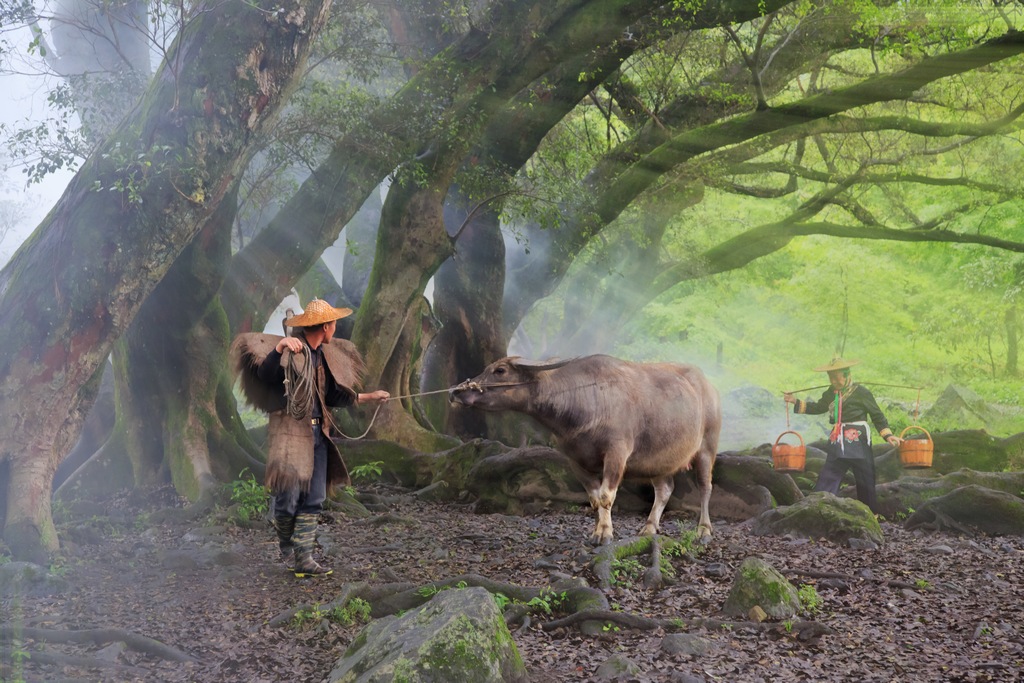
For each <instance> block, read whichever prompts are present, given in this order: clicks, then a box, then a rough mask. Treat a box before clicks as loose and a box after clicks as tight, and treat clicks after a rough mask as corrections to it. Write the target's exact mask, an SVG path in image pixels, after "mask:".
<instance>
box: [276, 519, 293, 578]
mask: <svg viewBox="0 0 1024 683" xmlns="http://www.w3.org/2000/svg"><path fill="white" fill-rule="evenodd" d="M274 530H275V531H277V547H278V549H280V551H281V562H283V563H284V565H285V566H286V567H288V569H289V570H293V569H294V568H295V542H294V540H293V538H292V537H293V536H294V534H295V517H293V516H292V515H277V516H275V517H274Z"/></svg>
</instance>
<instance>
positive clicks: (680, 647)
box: [661, 633, 711, 656]
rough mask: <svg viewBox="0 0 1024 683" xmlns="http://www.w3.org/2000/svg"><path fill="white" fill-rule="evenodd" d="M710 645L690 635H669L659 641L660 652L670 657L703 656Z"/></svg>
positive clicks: (698, 637) (702, 639)
mask: <svg viewBox="0 0 1024 683" xmlns="http://www.w3.org/2000/svg"><path fill="white" fill-rule="evenodd" d="M709 649H711V644H710V643H709V642H708V641H707V639H705V638H701V637H700V636H697V635H694V634H692V633H670V634H668V635H667V636H665V637H664V638H662V639H661V651H662V652H664V653H666V654H670V655H693V656H696V655H703V654H705V653H706V652H707V651H708V650H709Z"/></svg>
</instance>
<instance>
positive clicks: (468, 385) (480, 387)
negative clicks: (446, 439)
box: [328, 379, 530, 441]
mask: <svg viewBox="0 0 1024 683" xmlns="http://www.w3.org/2000/svg"><path fill="white" fill-rule="evenodd" d="M524 384H530V382H507V383H504V384H500V383H492V384H480V383H479V382H471V381H469V380H468V379H467V380H466V381H465V382H462V383H461V384H458V385H457V386H455V387H453V388H452V389H437V390H436V391H421V392H420V393H418V394H405V395H402V396H389V397H388V398H386V399H384V401H381V402H380V403H378V404H377V408H376V410H374V411H373V417H371V418H370V424H368V425H366V431H365V432H363V433H362V434H360V435H359V436H348V435H347V434H345V432H343V431H341V429H340V428H339V427H338V425H337V424H336V423H335V422H334V421H333V420H331V426H332V427H333V428H334V430H335V431H336V432H338V433H339V434H340V435H341V436H342V437H343V438H345V439H348V440H349V441H358V440H360V439H364V438H366V435H367V434H369V433H370V430H371V429H373V422H374V420H376V419H377V414H378V413H380V407H381V406H382V405H384V403H386V402H388V401H397V400H400V399H403V398H416V397H417V396H431V395H433V394H447V393H448V392H449V391H462V390H465V389H472V390H473V391H479V392H480V393H483V392H484V389H491V388H494V387H499V388H500V387H518V386H522V385H524ZM328 419H330V418H328Z"/></svg>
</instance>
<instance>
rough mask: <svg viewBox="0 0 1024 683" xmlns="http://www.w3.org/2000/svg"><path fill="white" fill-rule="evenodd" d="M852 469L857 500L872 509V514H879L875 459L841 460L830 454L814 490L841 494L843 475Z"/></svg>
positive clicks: (869, 457)
mask: <svg viewBox="0 0 1024 683" xmlns="http://www.w3.org/2000/svg"><path fill="white" fill-rule="evenodd" d="M851 469H852V470H853V479H854V481H855V482H856V483H857V500H859V501H860V502H862V503H864V504H865V505H867V506H868V507H869V508H871V511H872V512H877V509H876V508H877V506H878V499H877V497H876V496H875V459H874V457H871V456H868V457H864V458H840V457H839V456H838V455H835V454H834V453H829V454H828V457H826V458H825V465H824V466H823V467H822V468H821V472H820V473H819V474H818V483H817V484H816V485H815V486H814V490H815V491H828V492H829V493H833V494H834V493H839V485H840V483H842V481H843V475H844V474H846V471H847V470H851Z"/></svg>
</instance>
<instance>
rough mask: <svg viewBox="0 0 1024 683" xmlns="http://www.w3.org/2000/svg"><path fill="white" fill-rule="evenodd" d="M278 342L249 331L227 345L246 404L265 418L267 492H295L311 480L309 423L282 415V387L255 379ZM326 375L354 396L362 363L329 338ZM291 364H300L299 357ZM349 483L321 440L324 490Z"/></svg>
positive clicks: (333, 449)
mask: <svg viewBox="0 0 1024 683" xmlns="http://www.w3.org/2000/svg"><path fill="white" fill-rule="evenodd" d="M281 339H283V337H281V336H280V335H274V334H261V333H257V332H250V333H247V334H240V335H238V337H236V338H235V341H234V342H233V343H232V344H231V362H232V367H233V368H234V371H235V373H236V374H237V376H238V378H239V381H240V385H241V388H242V393H243V394H244V396H245V399H246V401H247V402H248V403H249V404H250V405H252V406H253V407H255V408H258V409H260V410H263V411H265V412H267V413H269V414H270V424H269V426H268V429H267V441H268V443H267V473H266V477H265V478H264V483H265V484H266V485H267V486H268V487H269V488H270V489H271V490H272V491H275V492H276V491H286V490H290V489H294V488H296V487H299V488H301V489H302V490H306V489H308V488H309V482H310V480H311V479H312V478H313V433H312V430H311V429H310V425H309V420H308V419H306V420H296V419H295V418H293V417H291V416H289V415H288V413H287V411H286V410H285V407H286V399H285V395H284V386H283V385H281V384H276V383H267V382H263V381H262V380H260V378H259V377H258V376H257V370H258V369H259V367H260V364H261V363H263V361H264V359H265V358H266V357H267V356H268V355H269V354H270V352H271V351H273V350H274V348H275V347H276V346H277V343H278V342H279V341H281ZM320 348H321V349H322V350H323V354H324V360H325V362H326V364H327V368H328V370H330V373H331V376H332V377H333V378H334V381H335V382H336V383H337V384H338V386H340V387H344V388H345V389H347V390H348V391H349V393H350V394H351V395H352V398H353V401H354V400H355V396H356V395H357V387H359V386H360V385H361V383H362V375H363V369H364V367H365V366H364V365H363V358H362V356H361V355H360V354H359V351H358V350H357V349H356V347H355V345H354V344H353V343H352V342H350V341H348V340H347V339H337V338H336V339H332V340H331V341H330V343H329V344H323V345H321V347H320ZM292 360H293V361H296V362H303V359H302V357H301V356H292ZM325 408H326V407H325ZM351 483H352V479H351V477H349V474H348V468H347V467H345V461H344V460H342V458H341V453H340V452H339V451H338V448H337V446H335V445H334V442H333V441H331V440H330V439H328V440H327V488H328V490H330V489H331V488H333V487H336V486H348V485H349V484H351Z"/></svg>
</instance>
